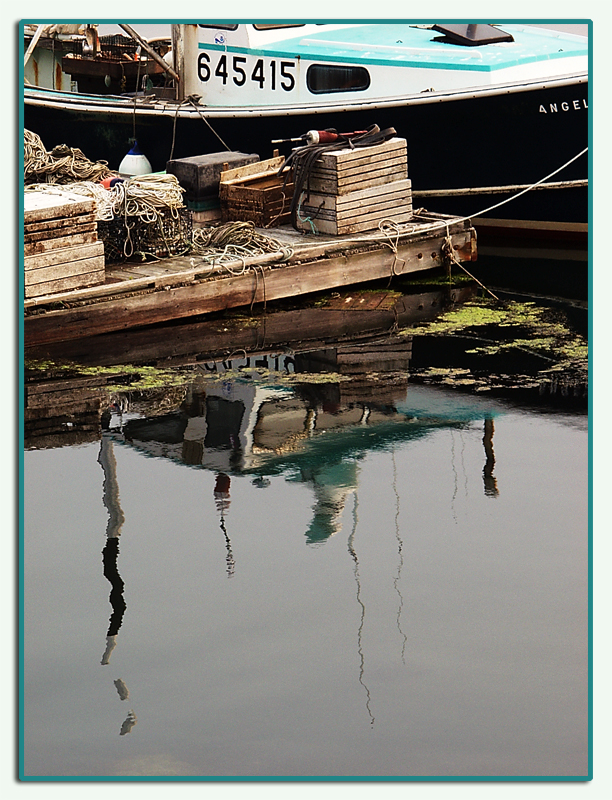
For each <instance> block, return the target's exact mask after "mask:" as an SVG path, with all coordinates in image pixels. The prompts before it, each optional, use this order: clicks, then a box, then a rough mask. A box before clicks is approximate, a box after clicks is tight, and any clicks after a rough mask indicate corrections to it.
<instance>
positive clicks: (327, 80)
mask: <svg viewBox="0 0 612 800" xmlns="http://www.w3.org/2000/svg"><path fill="white" fill-rule="evenodd" d="M306 85H307V86H308V89H309V91H311V92H312V93H313V94H326V93H331V92H363V91H364V90H365V89H367V88H368V87H369V85H370V73H369V72H368V71H367V69H364V68H363V67H339V66H335V65H333V66H332V65H330V64H313V65H312V66H310V67H308V72H307V73H306Z"/></svg>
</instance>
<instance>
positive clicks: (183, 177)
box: [166, 150, 259, 200]
mask: <svg viewBox="0 0 612 800" xmlns="http://www.w3.org/2000/svg"><path fill="white" fill-rule="evenodd" d="M256 161H259V156H258V155H257V154H256V153H251V154H250V155H247V154H246V153H237V152H235V151H230V150H226V151H225V152H223V153H207V154H206V155H203V156H190V157H189V158H176V159H173V160H172V161H168V163H167V164H166V172H168V173H169V174H171V175H174V176H175V177H176V179H177V180H178V182H179V183H180V185H181V186H182V187H183V189H185V192H186V194H187V199H189V200H199V199H204V198H208V197H217V196H218V195H219V178H220V176H221V172H222V171H223V170H224V169H226V170H227V169H234V168H235V167H242V166H243V165H244V164H253V163H254V162H256Z"/></svg>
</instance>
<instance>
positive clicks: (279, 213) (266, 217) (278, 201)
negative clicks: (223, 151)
mask: <svg viewBox="0 0 612 800" xmlns="http://www.w3.org/2000/svg"><path fill="white" fill-rule="evenodd" d="M284 160H285V159H284V157H283V156H278V157H275V158H270V159H268V160H267V161H259V162H257V163H255V164H247V165H245V166H243V167H237V168H236V169H230V170H227V171H225V172H222V173H221V181H220V184H219V198H220V201H221V214H222V219H223V221H224V222H229V221H232V220H237V221H250V222H254V223H255V225H257V226H258V227H261V228H267V227H275V226H276V225H283V224H285V223H287V222H289V221H290V219H291V214H290V207H291V198H292V197H293V182H292V180H291V176H290V177H289V179H288V181H287V184H286V185H285V186H283V184H284V181H285V175H283V176H279V175H278V171H279V169H280V168H281V167H282V165H283V162H284Z"/></svg>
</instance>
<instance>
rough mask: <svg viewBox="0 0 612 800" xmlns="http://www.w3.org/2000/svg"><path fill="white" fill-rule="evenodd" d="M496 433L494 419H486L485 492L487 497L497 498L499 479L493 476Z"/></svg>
mask: <svg viewBox="0 0 612 800" xmlns="http://www.w3.org/2000/svg"><path fill="white" fill-rule="evenodd" d="M494 432H495V424H494V422H493V418H492V417H486V418H485V421H484V436H483V437H482V443H483V445H484V449H485V453H486V456H487V460H486V462H485V465H484V467H483V470H482V477H483V480H484V491H485V494H486V495H487V497H497V495H498V494H499V489H498V488H497V479H496V478H495V476H494V475H493V468H494V467H495V453H494V452H493V433H494Z"/></svg>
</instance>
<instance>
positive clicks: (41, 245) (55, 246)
mask: <svg viewBox="0 0 612 800" xmlns="http://www.w3.org/2000/svg"><path fill="white" fill-rule="evenodd" d="M97 240H98V234H97V232H96V229H95V227H94V229H93V230H91V231H85V232H80V233H75V234H71V235H70V236H58V237H56V238H53V239H41V240H40V241H38V242H26V243H25V244H24V246H23V252H24V255H26V256H32V255H36V254H40V253H48V252H50V251H51V250H61V249H63V248H66V247H77V246H79V245H84V244H91V243H92V242H97Z"/></svg>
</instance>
